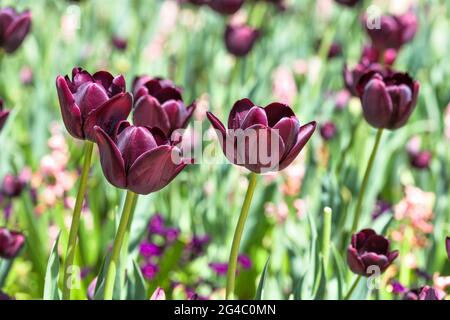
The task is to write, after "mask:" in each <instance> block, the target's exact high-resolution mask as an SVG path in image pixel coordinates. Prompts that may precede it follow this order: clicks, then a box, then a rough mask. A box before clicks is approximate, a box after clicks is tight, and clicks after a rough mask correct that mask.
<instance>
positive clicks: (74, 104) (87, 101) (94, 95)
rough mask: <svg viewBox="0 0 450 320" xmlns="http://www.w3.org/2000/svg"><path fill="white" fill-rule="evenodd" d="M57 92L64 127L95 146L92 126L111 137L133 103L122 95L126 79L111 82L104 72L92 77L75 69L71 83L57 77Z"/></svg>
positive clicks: (120, 78) (129, 97)
mask: <svg viewBox="0 0 450 320" xmlns="http://www.w3.org/2000/svg"><path fill="white" fill-rule="evenodd" d="M56 88H57V90H58V98H59V105H60V107H61V113H62V117H63V121H64V124H65V125H66V128H67V131H69V133H70V134H71V135H72V136H73V137H75V138H77V139H81V140H85V139H87V140H90V141H94V142H95V133H94V127H95V126H99V127H100V128H102V129H103V130H104V131H106V132H107V133H108V134H112V133H113V131H114V128H115V127H116V125H117V124H118V123H119V122H121V121H123V120H126V119H127V117H128V115H129V114H130V112H131V106H132V100H133V99H132V97H131V95H130V94H129V93H127V92H125V79H124V77H123V76H121V75H120V76H117V77H115V78H114V77H113V76H112V75H111V74H110V73H109V72H106V71H99V72H96V73H95V74H94V75H91V74H90V73H89V72H87V71H85V70H83V69H81V68H74V69H73V70H72V80H70V79H69V76H65V77H62V76H58V78H57V79H56Z"/></svg>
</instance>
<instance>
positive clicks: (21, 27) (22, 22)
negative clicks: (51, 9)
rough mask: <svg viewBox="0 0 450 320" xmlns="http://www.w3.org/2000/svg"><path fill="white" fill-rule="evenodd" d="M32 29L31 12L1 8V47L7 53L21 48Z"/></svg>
mask: <svg viewBox="0 0 450 320" xmlns="http://www.w3.org/2000/svg"><path fill="white" fill-rule="evenodd" d="M30 29H31V13H30V11H28V10H27V11H24V12H22V13H18V12H17V11H16V10H15V9H14V8H3V9H0V47H1V48H3V49H4V50H5V51H6V52H7V53H13V52H14V51H16V50H17V48H19V46H20V45H21V44H22V42H23V40H24V39H25V37H26V36H27V34H28V33H29V32H30Z"/></svg>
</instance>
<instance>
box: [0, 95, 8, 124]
mask: <svg viewBox="0 0 450 320" xmlns="http://www.w3.org/2000/svg"><path fill="white" fill-rule="evenodd" d="M3 104H4V102H3V99H1V98H0V130H2V129H3V126H4V125H5V122H6V119H8V116H9V110H5V109H4V107H3Z"/></svg>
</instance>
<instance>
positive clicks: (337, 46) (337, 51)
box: [327, 41, 342, 59]
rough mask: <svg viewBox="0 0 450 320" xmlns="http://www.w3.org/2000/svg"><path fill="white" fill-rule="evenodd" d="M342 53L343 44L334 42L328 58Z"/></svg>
mask: <svg viewBox="0 0 450 320" xmlns="http://www.w3.org/2000/svg"><path fill="white" fill-rule="evenodd" d="M341 54H342V46H341V44H340V43H339V42H336V41H335V42H333V43H332V44H331V46H330V49H329V50H328V56H327V57H328V59H333V58H336V57H339V56H340V55H341Z"/></svg>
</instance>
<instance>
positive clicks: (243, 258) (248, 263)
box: [238, 254, 252, 270]
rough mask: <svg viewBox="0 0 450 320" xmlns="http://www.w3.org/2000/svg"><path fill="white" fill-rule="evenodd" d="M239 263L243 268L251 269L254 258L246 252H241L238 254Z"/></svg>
mask: <svg viewBox="0 0 450 320" xmlns="http://www.w3.org/2000/svg"><path fill="white" fill-rule="evenodd" d="M238 263H239V264H240V265H241V267H242V268H243V269H246V270H247V269H250V268H251V267H252V260H251V259H250V257H249V256H247V255H245V254H240V255H239V256H238Z"/></svg>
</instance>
